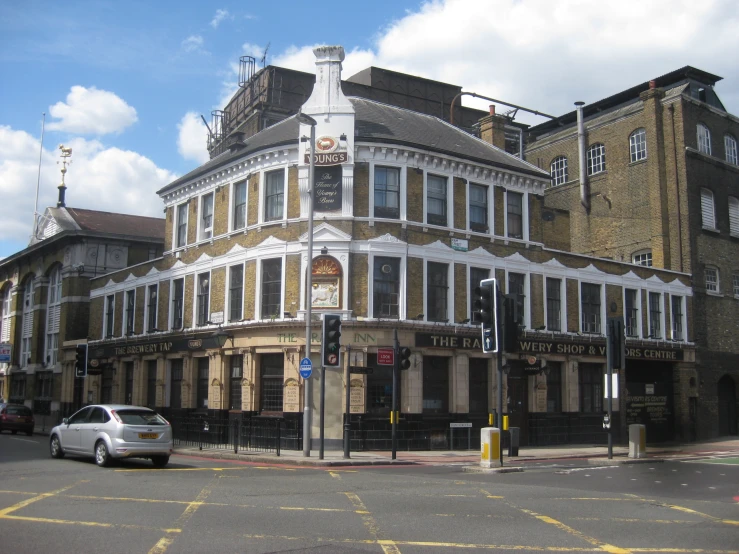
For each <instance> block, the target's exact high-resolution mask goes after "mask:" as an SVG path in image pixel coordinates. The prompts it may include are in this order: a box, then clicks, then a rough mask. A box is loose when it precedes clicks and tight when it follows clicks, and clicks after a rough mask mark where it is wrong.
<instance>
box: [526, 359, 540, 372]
mask: <svg viewBox="0 0 739 554" xmlns="http://www.w3.org/2000/svg"><path fill="white" fill-rule="evenodd" d="M540 371H541V359H539V358H537V357H536V356H526V357H525V362H524V365H523V372H524V374H526V375H537V374H538V373H539V372H540Z"/></svg>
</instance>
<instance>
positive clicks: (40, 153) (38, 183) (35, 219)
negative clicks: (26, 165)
mask: <svg viewBox="0 0 739 554" xmlns="http://www.w3.org/2000/svg"><path fill="white" fill-rule="evenodd" d="M42 116H43V119H42V120H41V146H39V150H38V177H37V178H36V203H35V204H34V205H33V237H34V238H35V237H36V232H37V231H38V229H37V228H36V227H37V225H38V216H39V213H38V191H39V188H41V157H42V156H43V153H44V128H45V127H46V112H43V114H42Z"/></svg>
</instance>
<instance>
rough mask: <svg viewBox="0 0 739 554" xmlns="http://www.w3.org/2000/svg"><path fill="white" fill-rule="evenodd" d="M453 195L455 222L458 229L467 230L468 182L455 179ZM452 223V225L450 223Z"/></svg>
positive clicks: (458, 178)
mask: <svg viewBox="0 0 739 554" xmlns="http://www.w3.org/2000/svg"><path fill="white" fill-rule="evenodd" d="M452 182H453V190H452V194H453V195H454V222H453V225H454V227H456V228H457V229H466V228H467V180H466V179H462V178H460V177H454V179H453V180H452ZM450 223H452V222H451V221H450Z"/></svg>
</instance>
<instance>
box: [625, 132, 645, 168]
mask: <svg viewBox="0 0 739 554" xmlns="http://www.w3.org/2000/svg"><path fill="white" fill-rule="evenodd" d="M629 152H630V153H631V161H632V162H638V161H639V160H645V159H646V158H647V132H646V131H645V130H644V129H637V130H636V131H634V132H633V133H631V136H629Z"/></svg>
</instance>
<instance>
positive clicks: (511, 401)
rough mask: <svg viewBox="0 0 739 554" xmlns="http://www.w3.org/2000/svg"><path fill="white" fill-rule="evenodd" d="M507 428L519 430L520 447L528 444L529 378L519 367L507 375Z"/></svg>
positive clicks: (512, 369)
mask: <svg viewBox="0 0 739 554" xmlns="http://www.w3.org/2000/svg"><path fill="white" fill-rule="evenodd" d="M507 403H508V426H509V427H518V428H519V429H520V431H519V433H520V435H519V437H520V445H521V446H525V445H527V444H529V433H528V430H529V426H528V421H529V378H528V377H527V376H526V375H524V373H523V369H522V368H521V367H518V368H516V367H515V366H514V367H512V368H511V371H510V373H509V374H508V398H507Z"/></svg>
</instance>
